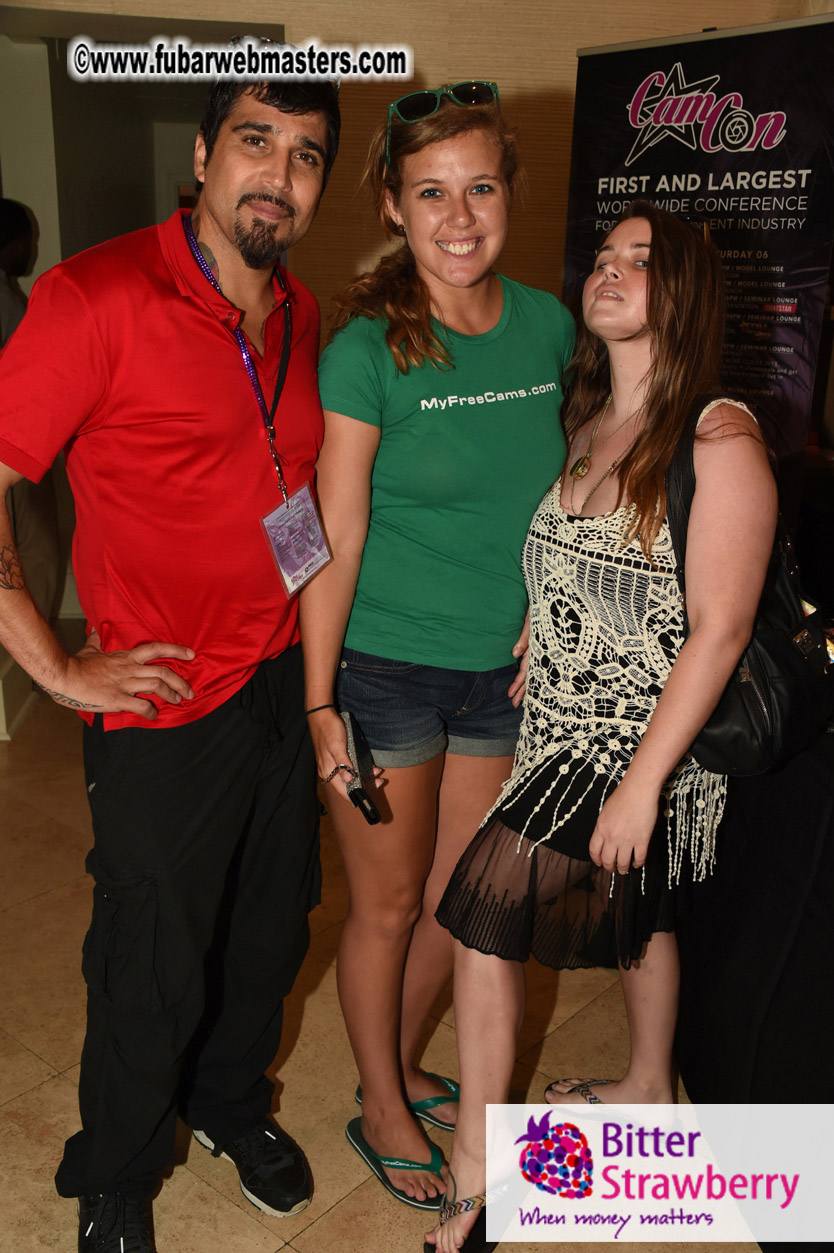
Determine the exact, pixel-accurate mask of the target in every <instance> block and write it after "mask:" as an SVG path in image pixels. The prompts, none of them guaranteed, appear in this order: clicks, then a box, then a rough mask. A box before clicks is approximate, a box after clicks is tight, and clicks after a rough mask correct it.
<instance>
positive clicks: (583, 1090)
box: [544, 1079, 617, 1105]
mask: <svg viewBox="0 0 834 1253" xmlns="http://www.w3.org/2000/svg"><path fill="white" fill-rule="evenodd" d="M565 1082H566V1080H565V1079H554V1080H553V1082H552V1083H549V1084H548V1085H547V1087H546V1088H545V1090H544V1099H545V1100H546V1101H547V1094H548V1092H550V1091H552V1090H553V1089H554V1088H555V1087H556V1084H557V1083H565ZM616 1082H617V1081H616V1079H582V1080H581V1081H580V1082H579V1083H575V1084H574V1085H573V1087H572V1088H568V1091H567V1092H556V1093H555V1095H556V1096H557V1097H558V1096H567V1095H568V1093H569V1092H578V1093H579V1095H580V1096H581V1097H582V1099H583V1101H587V1102H588V1104H589V1105H604V1104H605V1101H601V1100H600V1099H599V1097H598V1096H594V1094H593V1092H592V1091H591V1087H592V1086H599V1087H602V1085H603V1084H605V1083H616ZM547 1103H548V1105H558V1104H559V1102H558V1100H556V1101H548V1102H547Z"/></svg>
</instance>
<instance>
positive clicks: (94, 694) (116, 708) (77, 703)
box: [42, 634, 194, 721]
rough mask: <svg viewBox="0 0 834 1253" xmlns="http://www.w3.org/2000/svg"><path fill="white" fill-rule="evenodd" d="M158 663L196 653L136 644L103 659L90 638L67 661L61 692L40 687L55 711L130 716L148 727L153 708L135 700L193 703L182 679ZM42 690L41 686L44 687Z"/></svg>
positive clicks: (185, 658) (188, 658)
mask: <svg viewBox="0 0 834 1253" xmlns="http://www.w3.org/2000/svg"><path fill="white" fill-rule="evenodd" d="M158 657H173V658H177V659H178V660H181V661H191V660H192V659H193V657H194V650H193V649H192V648H186V647H185V646H184V645H182V644H162V643H155V644H139V645H137V647H136V648H131V649H129V650H128V651H126V652H115V653H105V652H102V650H101V645H100V643H99V639H98V636H97V635H95V634H93V635H91V636H90V638H89V639H88V641H87V643H86V644H85V645H84V647H83V648H82V649H81V651H80V652H79V653H76V655H75V656H74V657H67V660H66V666H65V668H64V674H63V675H62V676H61V682H60V690H54V689H52V688H49V687H45V686H44V691H45V692H46V693H47V695H48V696H51V697H52V699H53V700H54V701H55V702H56V704H58V705H65V706H67V708H69V709H83V710H89V711H91V712H95V713H133V714H139V715H140V716H141V717H143V718H147V719H148V721H153V719H154V718H155V717H156V715H157V710H156V707H155V706H154V705H153V704H152V703H151V701H149V700H143V699H142V697H141V696H139V695H138V694H139V693H140V692H141V693H149V694H151V695H153V696H156V697H157V698H158V699H159V700H164V701H168V702H169V703H170V704H172V705H178V704H179V703H180V701H183V700H192V699H193V697H194V692H193V689H192V688H191V685H190V684H189V683H188V681H187V680H186V679H183V678H181V677H180V675H178V674H176V673H175V672H174V671H173V670H170V669H169V668H168V667H167V666H156V665H152V664H151V663H152V662H154V661H156V659H157V658H158ZM42 686H43V685H42Z"/></svg>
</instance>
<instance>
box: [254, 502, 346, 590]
mask: <svg viewBox="0 0 834 1253" xmlns="http://www.w3.org/2000/svg"><path fill="white" fill-rule="evenodd" d="M261 526H262V527H263V530H264V535H266V538H267V543H268V544H269V547H270V551H271V552H272V556H273V557H274V558H275V564H276V566H277V567H278V573H279V574H280V575H281V578H282V579H283V581H284V587H285V589H286V592H287V595H288V596H292V595H294V593H295V592H297V591H298V590H299V588H302V587H303V586H304V584H305V583H307V582H308V581H309V580H310V579H311V578H312V577H313V575H314V574H316V573H317V571H319V570H320V569H321V568H322V566H326V565H327V563H328V561H329V560H330V549H329V548H328V547H327V540H326V539H325V538H324V532H323V531H322V529H321V522H320V521H319V515H318V512H317V510H316V505H315V501H314V500H313V493H312V492H311V491H310V484H309V483H305V484H304V486H303V487H301V488H299V489H298V491H297V492H293V494H292V495H291V496H289V497H288V498H287V501H286V503H283V502H282V503H281V504H280V505H279V506H278V508H277V509H273V511H272V513H268V514H267V515H266V517H264V518H261Z"/></svg>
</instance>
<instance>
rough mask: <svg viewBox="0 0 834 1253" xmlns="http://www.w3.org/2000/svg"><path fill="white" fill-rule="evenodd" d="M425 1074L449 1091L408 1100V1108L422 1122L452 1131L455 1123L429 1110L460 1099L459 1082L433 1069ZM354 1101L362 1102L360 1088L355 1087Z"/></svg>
mask: <svg viewBox="0 0 834 1253" xmlns="http://www.w3.org/2000/svg"><path fill="white" fill-rule="evenodd" d="M426 1076H427V1078H429V1079H436V1080H437V1082H438V1083H442V1084H443V1087H444V1088H446V1090H447V1092H448V1093H449V1095H448V1096H427V1097H426V1098H425V1100H422V1101H409V1102H408V1108H409V1109H410V1110H411V1112H412V1113H413V1114H416V1115H417V1117H418V1118H421V1119H422V1120H423V1122H427V1123H428V1124H429V1125H430V1126H431V1127H437V1128H438V1129H439V1130H440V1131H454V1129H455V1124H454V1123H451V1122H443V1120H442V1118H435V1116H434V1115H433V1114H432V1113H430V1112H429V1111H430V1110H433V1109H437V1106H438V1105H446V1104H448V1103H449V1102H450V1101H455V1102H457V1101H459V1100H460V1084H459V1083H455V1081H454V1079H445V1078H444V1077H443V1075H436V1074H434V1072H433V1071H431V1070H427V1071H426ZM354 1099H355V1101H356V1104H357V1105H361V1104H362V1088H361V1086H360V1087H358V1088H357V1089H356V1095H355V1098H354Z"/></svg>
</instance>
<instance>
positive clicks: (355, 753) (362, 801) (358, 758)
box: [341, 710, 379, 826]
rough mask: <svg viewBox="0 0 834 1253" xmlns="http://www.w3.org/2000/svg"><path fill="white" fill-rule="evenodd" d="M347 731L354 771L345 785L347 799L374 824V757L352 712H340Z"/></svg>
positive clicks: (348, 746)
mask: <svg viewBox="0 0 834 1253" xmlns="http://www.w3.org/2000/svg"><path fill="white" fill-rule="evenodd" d="M341 718H342V721H343V722H344V724H345V731H346V732H347V749H348V757H349V758H350V764H351V766H352V767H353V769H354V770H355V771H356V774H355V775H354V776H353V781H352V782H351V783H348V784H347V785H346V788H347V794H348V797H349V799H350V800H351V801H352V802H353V804H354V805H355V806H356V808H357V809H358V810H360V812H361V814H362V816H363V818H364V819H365V821H366V822H367V823H368V824H369V825H370V826H374V824H375V823H377V822H379V810H378V809H377V807H376V805H375V804H374V802H373V800H372V799H371V797H372V796H373V793H374V790H375V789H374V759H373V756H372V754H371V749H370V746H369V744H368V741H367V740H366V739H365V735H364V733H363V731H362V728H361V727H360V725H359V723H358V722H357V721H356V719H355V718H354V716H353V714H352V713H349V712H348V711H347V710H343V711H342V714H341Z"/></svg>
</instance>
